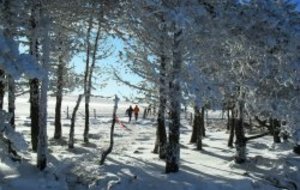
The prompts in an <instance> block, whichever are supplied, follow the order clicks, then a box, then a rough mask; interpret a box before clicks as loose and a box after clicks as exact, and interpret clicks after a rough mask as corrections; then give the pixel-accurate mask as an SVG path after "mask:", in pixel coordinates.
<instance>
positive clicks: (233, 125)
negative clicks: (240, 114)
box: [227, 109, 236, 148]
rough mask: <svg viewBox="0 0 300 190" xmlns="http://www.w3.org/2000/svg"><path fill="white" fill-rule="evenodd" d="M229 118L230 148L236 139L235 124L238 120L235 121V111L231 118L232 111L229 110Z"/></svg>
mask: <svg viewBox="0 0 300 190" xmlns="http://www.w3.org/2000/svg"><path fill="white" fill-rule="evenodd" d="M227 117H228V122H227V125H228V126H229V130H230V131H229V139H228V144H227V146H228V147H231V148H232V147H233V139H234V132H235V131H234V128H235V122H236V120H235V119H234V117H235V116H234V112H233V110H231V117H230V109H228V113H227Z"/></svg>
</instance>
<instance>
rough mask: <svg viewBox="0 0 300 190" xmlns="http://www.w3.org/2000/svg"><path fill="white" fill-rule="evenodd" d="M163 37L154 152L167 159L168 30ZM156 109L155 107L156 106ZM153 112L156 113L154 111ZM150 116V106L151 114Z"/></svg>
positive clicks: (164, 31)
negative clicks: (166, 53)
mask: <svg viewBox="0 0 300 190" xmlns="http://www.w3.org/2000/svg"><path fill="white" fill-rule="evenodd" d="M160 19H161V21H162V23H164V22H165V19H164V16H163V15H161V17H160ZM162 33H163V35H162V36H161V39H160V40H161V42H160V49H161V55H160V68H159V72H160V73H159V74H160V76H159V107H158V115H157V129H156V141H155V147H154V150H153V152H154V153H159V158H160V159H166V157H167V133H166V126H165V112H166V104H167V93H166V84H167V82H166V72H167V71H166V66H167V58H166V55H165V47H164V45H165V42H164V40H165V35H166V28H165V27H163V28H162ZM154 108H155V105H154ZM153 112H155V111H154V110H153ZM148 113H149V114H150V106H149V112H148Z"/></svg>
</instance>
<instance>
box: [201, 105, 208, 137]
mask: <svg viewBox="0 0 300 190" xmlns="http://www.w3.org/2000/svg"><path fill="white" fill-rule="evenodd" d="M207 118H208V117H207ZM200 130H201V135H202V137H205V136H206V133H205V132H206V131H205V108H204V106H202V108H201V122H200Z"/></svg>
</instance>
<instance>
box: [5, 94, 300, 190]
mask: <svg viewBox="0 0 300 190" xmlns="http://www.w3.org/2000/svg"><path fill="white" fill-rule="evenodd" d="M76 99H77V97H76V96H68V97H65V98H64V101H63V105H62V108H63V110H64V114H63V116H62V117H63V118H62V123H63V139H62V140H60V141H55V140H53V139H52V136H53V134H54V126H53V125H54V108H55V99H54V98H53V97H49V99H48V136H49V143H48V146H49V147H48V148H49V157H48V167H47V168H46V170H45V171H44V172H40V171H39V170H38V169H37V168H36V159H37V158H36V154H35V153H32V152H31V151H30V150H28V151H26V152H24V153H23V154H22V156H23V160H22V162H20V163H18V162H13V161H11V160H10V159H9V158H7V157H4V156H3V155H0V160H1V162H0V190H27V189H28V190H29V189H30V190H48V189H50V190H51V189H53V190H54V189H55V190H85V189H95V190H96V189H97V190H99V189H115V190H127V189H137V190H138V189H143V190H144V189H164V190H183V189H184V190H186V189H191V190H193V189H208V190H215V189H224V190H227V189H228V190H229V189H245V190H247V189H249V190H250V189H278V188H277V187H275V186H274V185H273V184H275V183H276V182H278V183H277V184H278V187H280V186H285V187H288V189H295V188H294V184H295V185H297V187H300V183H299V181H300V174H299V166H300V161H299V158H300V157H299V156H297V155H295V154H294V153H293V152H292V146H293V144H292V143H289V142H284V143H281V144H276V145H274V144H273V141H272V137H271V136H266V137H263V138H260V139H256V140H254V141H250V142H249V143H248V145H247V150H248V155H247V156H248V161H247V162H246V163H245V164H243V165H237V164H235V163H234V162H233V156H234V154H235V149H230V148H228V147H227V138H228V136H229V134H228V133H227V132H226V130H225V129H226V125H225V123H226V121H225V120H222V119H221V113H220V111H210V112H209V113H208V114H209V117H210V120H209V126H208V127H207V137H205V138H204V139H203V143H204V144H203V145H204V146H203V149H204V150H203V151H197V150H196V148H195V145H193V144H190V143H189V140H190V136H191V130H192V129H191V126H190V121H189V120H186V119H185V118H184V116H182V127H181V135H180V143H181V149H180V154H181V155H180V158H181V159H180V171H179V172H178V173H173V174H165V173H164V170H165V162H164V161H162V160H160V159H158V156H157V155H155V154H153V153H151V151H152V149H153V148H154V142H155V133H156V124H155V121H156V119H155V118H154V117H153V116H150V118H148V119H145V120H142V119H141V118H142V117H140V119H139V120H138V121H137V122H135V121H132V122H131V123H127V121H128V118H127V117H126V116H125V110H126V108H127V107H128V106H129V105H130V103H128V102H122V101H121V102H120V104H119V107H118V113H117V115H118V117H119V119H120V120H121V122H122V123H123V124H125V126H126V127H127V128H129V130H127V129H126V128H123V127H121V125H119V124H117V125H116V127H115V135H114V137H115V139H114V140H115V145H114V148H113V150H112V153H111V154H109V155H108V157H107V160H106V162H105V164H104V165H103V166H100V165H99V161H100V158H101V153H102V151H103V150H105V149H106V148H107V147H108V145H109V132H110V125H111V120H112V118H111V116H112V111H113V105H114V102H113V99H99V98H98V99H97V98H92V100H91V110H93V109H96V114H97V115H96V116H97V117H96V118H94V116H93V115H92V116H91V118H90V119H91V126H90V143H89V144H84V143H83V130H84V126H83V125H84V116H83V114H80V113H84V111H83V104H81V106H80V108H79V112H78V115H77V121H76V126H75V144H74V147H75V148H74V149H73V150H69V149H68V147H67V141H68V133H69V126H70V120H69V119H67V118H66V110H67V106H69V112H70V115H71V112H72V110H73V108H74V106H75V103H76ZM16 105H18V106H17V108H16V129H17V131H18V132H20V133H22V134H23V135H24V136H25V139H26V141H27V143H28V144H29V142H30V127H29V123H30V119H29V103H28V97H27V96H21V97H17V99H16ZM141 113H143V110H141ZM141 115H142V114H141ZM183 115H184V114H183ZM29 147H30V146H29Z"/></svg>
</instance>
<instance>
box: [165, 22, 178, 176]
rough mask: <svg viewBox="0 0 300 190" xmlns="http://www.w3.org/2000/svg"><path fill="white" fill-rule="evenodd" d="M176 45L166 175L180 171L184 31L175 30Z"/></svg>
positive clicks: (174, 46) (171, 87)
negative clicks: (181, 74)
mask: <svg viewBox="0 0 300 190" xmlns="http://www.w3.org/2000/svg"><path fill="white" fill-rule="evenodd" d="M174 31H175V33H174V44H173V48H172V49H173V67H172V73H171V76H170V82H169V84H170V92H169V99H170V108H171V109H170V124H169V141H168V147H167V159H166V173H170V172H178V171H179V159H180V145H179V138H180V102H181V88H180V81H179V80H178V79H179V77H180V76H179V75H180V72H181V64H182V55H181V51H180V44H181V40H182V39H181V37H182V30H178V29H177V28H176V26H175V28H174Z"/></svg>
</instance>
